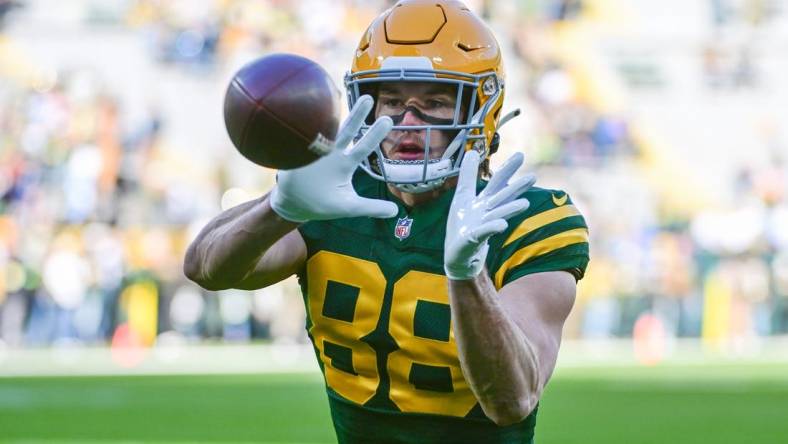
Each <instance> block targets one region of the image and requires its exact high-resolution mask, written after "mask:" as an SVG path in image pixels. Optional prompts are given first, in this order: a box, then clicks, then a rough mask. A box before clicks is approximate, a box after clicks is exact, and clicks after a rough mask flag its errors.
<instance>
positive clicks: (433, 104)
mask: <svg viewBox="0 0 788 444" xmlns="http://www.w3.org/2000/svg"><path fill="white" fill-rule="evenodd" d="M444 106H446V102H443V101H442V100H427V107H428V108H430V109H438V108H443V107H444Z"/></svg>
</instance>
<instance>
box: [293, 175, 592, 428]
mask: <svg viewBox="0 0 788 444" xmlns="http://www.w3.org/2000/svg"><path fill="white" fill-rule="evenodd" d="M485 185H486V183H484V182H480V183H479V187H480V188H482V187H484V186H485ZM354 186H355V188H356V190H357V191H358V193H359V194H360V195H362V196H364V197H370V198H376V199H386V200H390V201H393V202H395V203H397V205H398V206H399V214H398V216H397V217H395V218H391V219H373V218H348V219H339V220H332V221H320V222H309V223H306V224H304V225H302V226H301V227H300V228H299V231H300V233H301V235H302V236H303V238H304V240H305V242H306V246H307V251H308V255H307V260H306V263H305V266H304V267H303V268H302V269H301V270H300V271H299V273H298V277H299V281H300V284H301V288H302V291H303V294H304V301H305V304H306V309H307V330H308V332H309V337H310V338H311V340H312V343H313V344H314V348H315V353H316V354H317V358H318V362H319V364H320V367H321V369H322V371H323V374H324V376H325V381H326V389H327V392H328V399H329V404H330V406H331V415H332V419H333V422H334V427H335V429H336V432H337V438H338V441H339V442H340V443H360V442H385V443H417V442H418V443H433V442H434V443H441V444H446V443H460V442H462V443H465V442H485V443H528V442H530V441H531V440H532V439H533V433H534V426H535V424H536V411H534V412H533V413H532V414H531V415H530V416H529V417H528V418H526V419H525V420H524V421H522V422H521V423H518V424H515V425H512V426H507V427H498V426H496V425H495V424H494V423H493V422H492V421H490V420H489V419H488V418H487V417H486V416H485V415H484V413H483V412H482V410H481V407H480V406H479V403H478V401H477V400H476V397H475V396H474V394H473V392H472V391H471V390H470V387H469V386H468V383H467V382H466V381H465V378H464V377H463V374H462V371H461V369H460V363H459V360H458V357H457V346H456V344H455V341H454V334H453V332H452V328H451V311H450V308H449V294H448V286H447V280H446V276H445V275H444V271H443V242H444V238H445V235H446V219H447V215H448V211H449V206H450V204H451V200H452V197H453V196H454V191H453V190H451V191H447V192H446V193H444V194H442V195H441V196H440V197H438V198H437V199H436V200H434V201H432V202H430V203H428V204H426V205H422V206H417V207H414V208H408V207H406V206H404V205H403V204H402V202H400V201H399V200H398V199H397V198H395V197H394V196H393V195H391V194H390V193H389V191H388V189H387V186H386V184H384V183H382V182H379V181H377V180H375V179H372V178H371V177H369V176H367V175H366V174H365V173H363V172H359V173H357V174H356V175H355V177H354ZM524 197H526V198H528V199H529V201H530V202H531V205H530V207H529V209H528V210H527V211H526V212H525V213H523V214H520V215H518V216H517V217H516V218H513V219H511V220H510V223H509V229H508V230H506V232H504V233H501V234H500V235H497V236H494V237H492V238H491V239H490V251H489V254H488V257H487V264H486V265H487V270H488V272H489V274H490V277H491V278H492V280H493V282H494V283H495V286H496V288H498V289H500V288H501V287H503V286H504V285H506V284H507V283H509V282H511V281H513V280H515V279H517V278H519V277H521V276H524V275H527V274H529V273H535V272H542V271H550V270H567V271H569V272H571V273H572V274H574V275H575V277H576V278H577V279H580V278H582V276H583V273H584V271H585V268H586V265H587V263H588V231H587V227H586V224H585V221H584V220H583V217H582V216H581V215H580V213H579V212H578V211H577V209H576V208H575V207H574V206H573V205H572V202H571V200H570V199H569V197H568V196H567V195H566V194H565V193H563V192H558V191H551V190H544V189H539V188H532V189H531V190H529V191H527V192H526V193H525V194H524ZM491 328H494V327H491Z"/></svg>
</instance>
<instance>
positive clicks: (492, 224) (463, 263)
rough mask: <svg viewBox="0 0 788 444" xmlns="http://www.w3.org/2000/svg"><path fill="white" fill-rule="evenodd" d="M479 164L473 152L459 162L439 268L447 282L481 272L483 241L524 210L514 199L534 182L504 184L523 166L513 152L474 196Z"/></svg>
mask: <svg viewBox="0 0 788 444" xmlns="http://www.w3.org/2000/svg"><path fill="white" fill-rule="evenodd" d="M479 162H480V159H479V153H477V152H476V151H468V152H467V153H465V157H464V158H463V159H462V166H461V167H460V177H459V180H458V181H457V190H456V191H455V193H454V199H453V200H452V202H451V209H450V210H449V220H448V222H447V224H446V240H445V244H444V253H443V268H444V270H445V271H446V276H447V277H448V278H449V279H454V280H465V279H473V278H474V277H476V276H478V275H479V273H481V271H482V269H484V261H485V259H486V258H487V250H488V249H489V245H488V244H487V239H489V238H490V236H492V235H494V234H496V233H501V232H503V231H504V230H506V227H507V226H508V224H507V223H506V220H505V219H508V218H510V217H512V216H514V215H515V214H517V213H520V212H522V211H525V210H526V209H527V208H528V205H529V204H530V203H529V202H528V199H523V198H521V199H517V197H518V196H519V195H521V194H522V193H524V192H525V191H526V190H527V189H528V188H530V187H531V186H532V185H533V184H534V182H535V181H536V178H535V177H534V176H533V175H531V174H529V175H527V176H524V177H521V178H520V179H517V180H516V181H514V182H513V183H512V184H509V183H508V182H509V179H510V178H511V177H512V176H513V175H514V173H515V172H516V171H517V170H518V169H519V168H520V166H521V165H522V164H523V155H522V154H521V153H516V154H514V155H513V156H512V157H510V158H509V160H507V161H506V163H505V164H504V165H503V167H501V169H500V170H499V171H498V172H497V173H495V174H494V175H493V177H492V179H490V182H489V183H488V184H487V187H486V188H485V189H484V190H482V192H481V193H479V195H478V196H477V195H476V177H477V174H478V172H479Z"/></svg>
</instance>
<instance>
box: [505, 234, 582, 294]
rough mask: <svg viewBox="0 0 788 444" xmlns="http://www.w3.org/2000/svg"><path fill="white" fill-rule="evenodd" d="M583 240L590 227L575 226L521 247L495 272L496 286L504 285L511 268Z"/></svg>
mask: <svg viewBox="0 0 788 444" xmlns="http://www.w3.org/2000/svg"><path fill="white" fill-rule="evenodd" d="M583 242H588V229H587V228H575V229H574V230H567V231H564V232H562V233H558V234H556V235H553V236H550V237H548V238H545V239H542V240H540V241H538V242H534V243H533V244H531V245H526V246H525V247H523V248H520V249H519V250H517V251H515V252H514V254H512V255H511V256H510V257H509V259H507V260H506V261H505V262H504V263H503V264H501V266H500V268H498V271H497V272H496V273H495V288H497V289H499V290H500V289H501V287H502V286H503V278H504V276H505V275H506V272H507V271H509V270H510V269H511V268H514V267H516V266H518V265H520V264H522V263H524V262H526V261H528V260H529V259H533V258H534V257H536V256H541V255H543V254H547V253H549V252H551V251H554V250H557V249H559V248H563V247H566V246H567V245H572V244H579V243H583Z"/></svg>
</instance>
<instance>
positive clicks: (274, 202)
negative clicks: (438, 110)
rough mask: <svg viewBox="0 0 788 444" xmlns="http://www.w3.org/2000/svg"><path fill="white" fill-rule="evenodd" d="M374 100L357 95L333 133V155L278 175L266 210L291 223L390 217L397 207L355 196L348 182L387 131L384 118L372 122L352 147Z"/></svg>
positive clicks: (386, 202)
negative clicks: (335, 135) (269, 207)
mask: <svg viewBox="0 0 788 444" xmlns="http://www.w3.org/2000/svg"><path fill="white" fill-rule="evenodd" d="M373 104H374V101H373V100H372V97H370V96H368V95H365V96H361V97H360V98H359V99H358V101H357V102H356V104H355V106H353V109H352V110H350V115H349V116H348V118H347V119H346V120H345V122H344V123H343V124H342V127H341V128H340V129H339V132H338V133H337V137H336V142H335V143H334V150H333V151H332V152H330V153H329V154H326V155H325V156H323V157H321V158H320V159H318V160H316V161H314V162H312V163H310V164H309V165H306V166H303V167H301V168H296V169H293V170H280V171H279V172H278V173H277V176H276V179H277V183H276V186H275V187H274V189H273V191H272V192H271V208H273V210H274V211H275V212H276V213H277V214H278V215H279V216H281V217H282V218H284V219H287V220H289V221H292V222H299V223H300V222H306V221H310V220H328V219H340V218H346V217H359V216H368V217H380V218H388V217H394V216H396V214H397V211H398V210H397V205H396V204H395V203H394V202H388V201H385V200H379V199H367V198H364V197H361V196H359V195H358V194H357V193H356V190H355V189H353V184H352V183H351V180H352V178H353V173H354V172H355V171H356V168H357V167H358V165H359V164H360V163H361V161H362V160H363V159H365V158H366V157H367V156H369V154H370V153H371V152H372V150H374V149H375V147H377V146H378V145H380V142H381V141H382V140H383V139H384V138H385V137H386V135H387V134H388V133H389V131H391V127H392V126H393V125H394V124H393V122H392V121H391V119H390V118H389V117H385V116H384V117H381V118H379V119H378V120H376V121H375V123H374V124H373V125H372V126H371V127H370V129H369V131H367V133H366V134H364V136H363V137H362V138H361V140H359V141H358V142H357V143H356V144H355V145H353V146H350V144H351V142H352V141H353V138H354V136H355V135H356V134H358V131H359V129H360V128H361V126H362V125H363V124H364V120H365V119H366V117H367V115H368V114H369V112H370V111H371V110H372V105H373Z"/></svg>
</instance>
